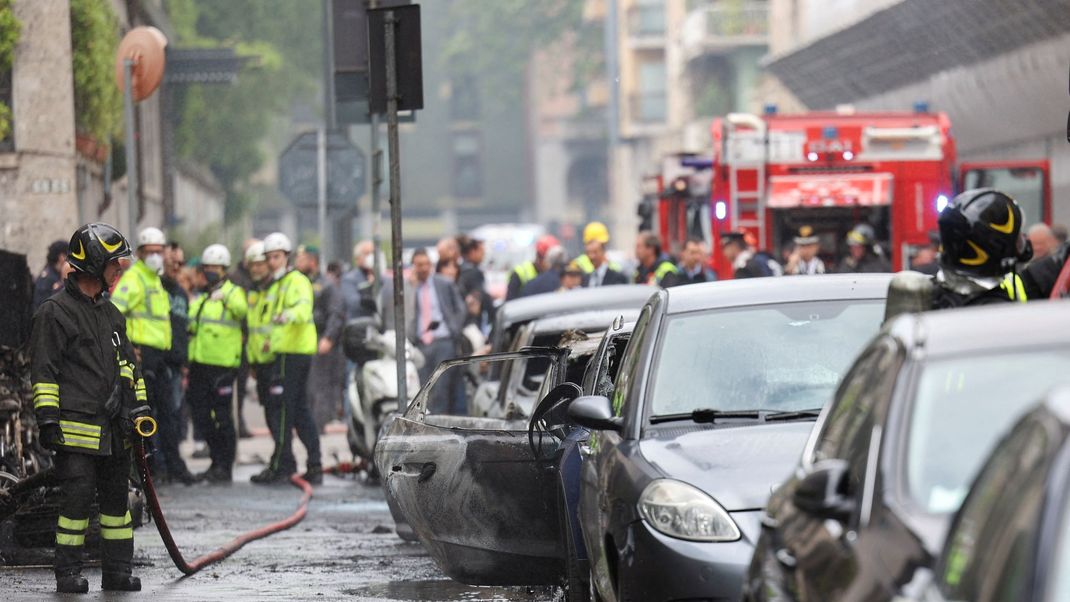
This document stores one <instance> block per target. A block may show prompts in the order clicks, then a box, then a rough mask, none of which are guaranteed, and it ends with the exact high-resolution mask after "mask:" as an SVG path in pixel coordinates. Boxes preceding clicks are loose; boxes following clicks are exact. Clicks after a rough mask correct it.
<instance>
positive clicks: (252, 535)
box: [134, 418, 312, 576]
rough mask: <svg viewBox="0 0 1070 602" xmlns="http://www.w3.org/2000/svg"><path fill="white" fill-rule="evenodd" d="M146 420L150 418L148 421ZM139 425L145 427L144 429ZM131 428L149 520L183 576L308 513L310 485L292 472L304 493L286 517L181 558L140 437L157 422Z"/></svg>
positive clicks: (149, 432) (142, 422)
mask: <svg viewBox="0 0 1070 602" xmlns="http://www.w3.org/2000/svg"><path fill="white" fill-rule="evenodd" d="M149 421H151V423H150V422H149ZM142 425H144V426H145V427H147V428H145V429H143V428H142ZM134 428H135V429H137V431H138V434H140V435H142V437H135V439H138V441H137V442H136V443H135V444H134V450H135V456H136V458H137V465H138V472H139V473H140V474H141V482H142V483H144V485H145V494H146V497H147V498H148V501H149V510H150V511H151V512H152V519H153V520H154V521H156V530H158V531H159V532H160V538H161V539H163V543H164V546H166V547H167V553H168V554H170V555H171V560H173V561H174V563H175V566H176V567H178V570H180V571H182V573H183V574H185V575H186V576H189V575H192V574H194V573H196V572H197V571H199V570H201V569H203V568H204V567H206V566H208V565H210V564H214V563H216V562H219V561H220V560H223V559H224V558H226V557H228V556H230V555H231V554H233V553H234V552H237V551H238V550H240V549H241V548H242V546H244V545H245V544H247V543H249V542H250V541H256V540H258V539H263V538H265V537H267V536H268V535H271V534H273V533H278V532H279V531H285V530H286V529H289V528H290V527H292V526H294V525H296V524H297V523H299V522H301V519H303V518H305V514H306V513H308V502H309V500H311V499H312V486H311V485H309V484H308V483H307V482H306V481H305V480H304V479H302V478H301V477H299V476H297V475H293V476H291V477H290V482H291V483H293V484H294V485H295V486H297V487H300V488H301V490H302V491H304V495H303V496H302V497H301V503H300V504H299V505H298V506H297V511H295V512H294V513H293V514H292V515H290V517H289V518H287V519H285V520H281V521H279V522H277V523H272V524H270V525H265V526H263V527H261V528H259V529H257V530H255V531H249V532H248V533H244V534H242V535H240V536H238V537H236V538H234V539H232V540H231V541H230V542H229V543H227V544H226V545H224V546H223V547H221V548H219V549H218V550H215V551H214V552H209V553H207V554H205V555H203V556H200V557H199V558H195V559H193V561H192V562H186V559H185V558H183V557H182V552H181V551H180V550H179V549H178V545H177V544H176V543H175V538H174V537H172V536H171V529H169V528H168V527H167V520H166V519H165V518H164V516H163V509H161V508H160V500H159V498H158V497H157V496H156V486H155V485H153V483H152V474H151V473H150V472H149V462H148V458H147V456H146V455H145V442H144V439H143V437H148V436H151V435H152V434H153V433H155V432H156V423H155V421H154V420H152V419H151V418H139V419H138V421H136V422H135V426H134ZM149 429H151V430H149Z"/></svg>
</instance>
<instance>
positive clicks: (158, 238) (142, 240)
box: [137, 227, 167, 247]
mask: <svg viewBox="0 0 1070 602" xmlns="http://www.w3.org/2000/svg"><path fill="white" fill-rule="evenodd" d="M166 244H167V237H166V236H164V235H163V232H161V231H160V229H159V228H152V227H149V228H145V229H144V230H142V231H141V232H138V233H137V246H138V247H144V246H146V245H160V246H163V245H166Z"/></svg>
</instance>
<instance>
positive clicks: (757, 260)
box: [721, 231, 783, 278]
mask: <svg viewBox="0 0 1070 602" xmlns="http://www.w3.org/2000/svg"><path fill="white" fill-rule="evenodd" d="M721 253H722V254H724V258H725V259H726V260H728V262H729V263H730V264H732V277H733V278H764V277H767V276H780V275H782V274H783V270H782V269H781V268H780V264H778V263H777V262H776V261H774V260H773V258H772V257H770V256H769V254H768V253H764V252H760V251H759V252H755V251H754V249H753V248H752V246H751V244H750V243H749V242H747V234H746V233H745V232H734V231H732V232H722V233H721Z"/></svg>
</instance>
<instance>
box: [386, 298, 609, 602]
mask: <svg viewBox="0 0 1070 602" xmlns="http://www.w3.org/2000/svg"><path fill="white" fill-rule="evenodd" d="M627 328H628V327H627V326H626V325H624V324H623V319H618V320H616V321H615V323H614V324H613V325H612V326H611V327H610V330H609V332H608V333H607V334H605V335H604V334H603V333H595V334H594V335H587V334H584V333H582V332H572V333H568V334H566V335H565V339H566V340H564V341H561V342H560V343H561V344H562V347H555V348H529V349H525V350H522V351H517V352H510V353H501V354H492V355H487V356H480V357H475V358H466V359H461V360H452V361H450V362H445V363H443V364H441V365H440V366H439V368H438V370H436V372H435V374H434V375H433V376H432V377H431V379H430V380H429V382H428V383H427V385H425V387H424V388H423V389H421V391H420V393H419V394H418V395H417V397H416V399H415V400H414V401H413V404H412V405H411V406H410V407H409V409H408V410H407V411H406V412H405V414H404V415H402V416H400V417H398V418H397V419H396V420H395V421H394V422H393V423H392V424H391V425H390V427H389V429H388V431H387V432H386V433H384V436H383V438H382V439H381V440H380V443H379V446H378V448H377V449H376V460H377V461H378V462H380V463H381V465H382V466H383V467H384V480H383V485H384V488H385V490H386V495H387V498H388V500H389V501H390V503H391V505H392V506H395V507H397V508H398V509H399V511H400V513H401V514H402V516H403V517H404V519H405V520H406V521H407V522H408V523H409V524H410V525H411V526H412V529H413V531H414V532H415V533H416V534H417V536H418V537H419V539H420V541H421V542H422V543H423V544H424V546H425V547H426V548H427V549H428V551H429V552H430V553H431V556H432V557H433V558H434V559H435V562H436V563H437V564H438V565H439V567H440V568H441V569H442V570H443V571H444V572H445V573H446V574H447V575H449V576H450V577H451V578H453V579H456V580H458V581H462V582H464V583H469V584H475V585H504V584H519V585H540V584H559V583H562V582H563V581H564V580H565V579H566V578H567V577H568V576H569V575H575V574H577V572H576V571H574V570H573V571H569V570H568V568H569V559H570V557H571V558H575V556H576V555H577V554H579V555H580V556H581V557H582V558H585V556H586V555H585V553H583V552H582V541H580V540H579V537H578V529H576V523H575V519H574V516H573V517H572V518H571V519H570V518H569V517H570V514H571V515H574V513H575V501H576V495H575V494H576V493H577V492H578V477H579V475H578V460H579V456H578V449H577V447H576V444H577V442H578V441H582V440H583V439H584V438H585V432H581V433H577V431H578V430H582V429H577V428H576V427H575V426H574V425H572V424H566V423H565V422H564V421H563V418H564V417H565V416H566V415H567V414H566V412H567V405H568V403H570V402H571V401H572V400H574V399H576V398H577V397H579V396H580V395H581V393H582V392H583V391H584V390H586V391H588V392H597V391H605V390H606V389H605V386H606V382H607V381H608V382H611V380H612V379H611V378H609V379H607V378H606V375H607V374H612V371H613V370H614V369H615V367H616V365H617V364H619V358H620V351H621V350H622V349H623V343H624V342H625V341H626V340H627V339H626V337H627ZM533 362H539V363H545V364H546V365H547V369H546V371H545V372H544V377H543V379H542V382H541V387H540V390H539V399H540V402H539V404H538V405H537V406H535V407H534V408H533V411H532V416H531V418H520V417H513V418H486V417H471V416H448V415H435V414H433V413H430V412H428V411H427V405H426V401H427V399H428V396H429V395H430V393H431V391H432V390H433V389H434V388H435V387H436V386H440V387H441V386H446V387H447V388H448V389H450V390H453V386H452V385H450V384H448V383H449V379H450V377H451V374H450V373H451V371H452V372H456V374H454V376H458V375H459V377H460V378H467V375H468V374H470V373H471V372H472V371H474V370H476V369H479V368H487V367H489V366H488V365H493V364H504V363H516V364H518V365H525V364H527V363H533ZM580 383H583V386H584V387H586V388H585V389H581V386H580ZM573 435H578V437H575V438H574V437H573ZM569 492H571V493H569ZM577 543H578V544H579V545H580V546H581V549H580V551H579V552H577V551H576V547H575V546H576V545H577ZM570 551H571V552H572V555H571V556H570V554H569V552H570ZM579 562H580V563H582V559H581V560H580V561H579ZM573 566H576V565H575V564H574V565H573ZM583 566H585V565H583Z"/></svg>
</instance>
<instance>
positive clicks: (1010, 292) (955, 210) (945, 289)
mask: <svg viewBox="0 0 1070 602" xmlns="http://www.w3.org/2000/svg"><path fill="white" fill-rule="evenodd" d="M938 224H939V227H940V241H941V244H942V245H943V249H942V251H941V253H940V271H939V272H937V273H936V276H934V277H933V295H932V308H933V309H947V308H953V307H963V306H968V305H986V304H990V303H1004V302H1008V301H1015V302H1025V301H1026V291H1025V287H1024V285H1023V282H1022V279H1021V278H1020V277H1019V276H1018V274H1016V273H1015V272H1014V270H1015V266H1016V264H1017V263H1018V262H1026V261H1029V259H1030V258H1031V257H1032V255H1033V253H1032V248H1031V247H1030V245H1029V241H1028V240H1027V239H1026V238H1025V237H1024V236H1022V234H1021V227H1022V210H1021V209H1020V208H1019V207H1018V203H1017V202H1015V200H1014V199H1012V198H1011V197H1009V196H1007V195H1006V194H1004V193H1002V192H999V191H998V190H993V189H991V188H978V189H975V190H967V191H965V192H963V193H961V194H959V195H958V196H956V197H955V198H954V199H953V200H952V201H951V203H950V204H948V206H947V207H946V208H945V209H944V210H943V211H942V212H941V213H940V219H939V222H938Z"/></svg>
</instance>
